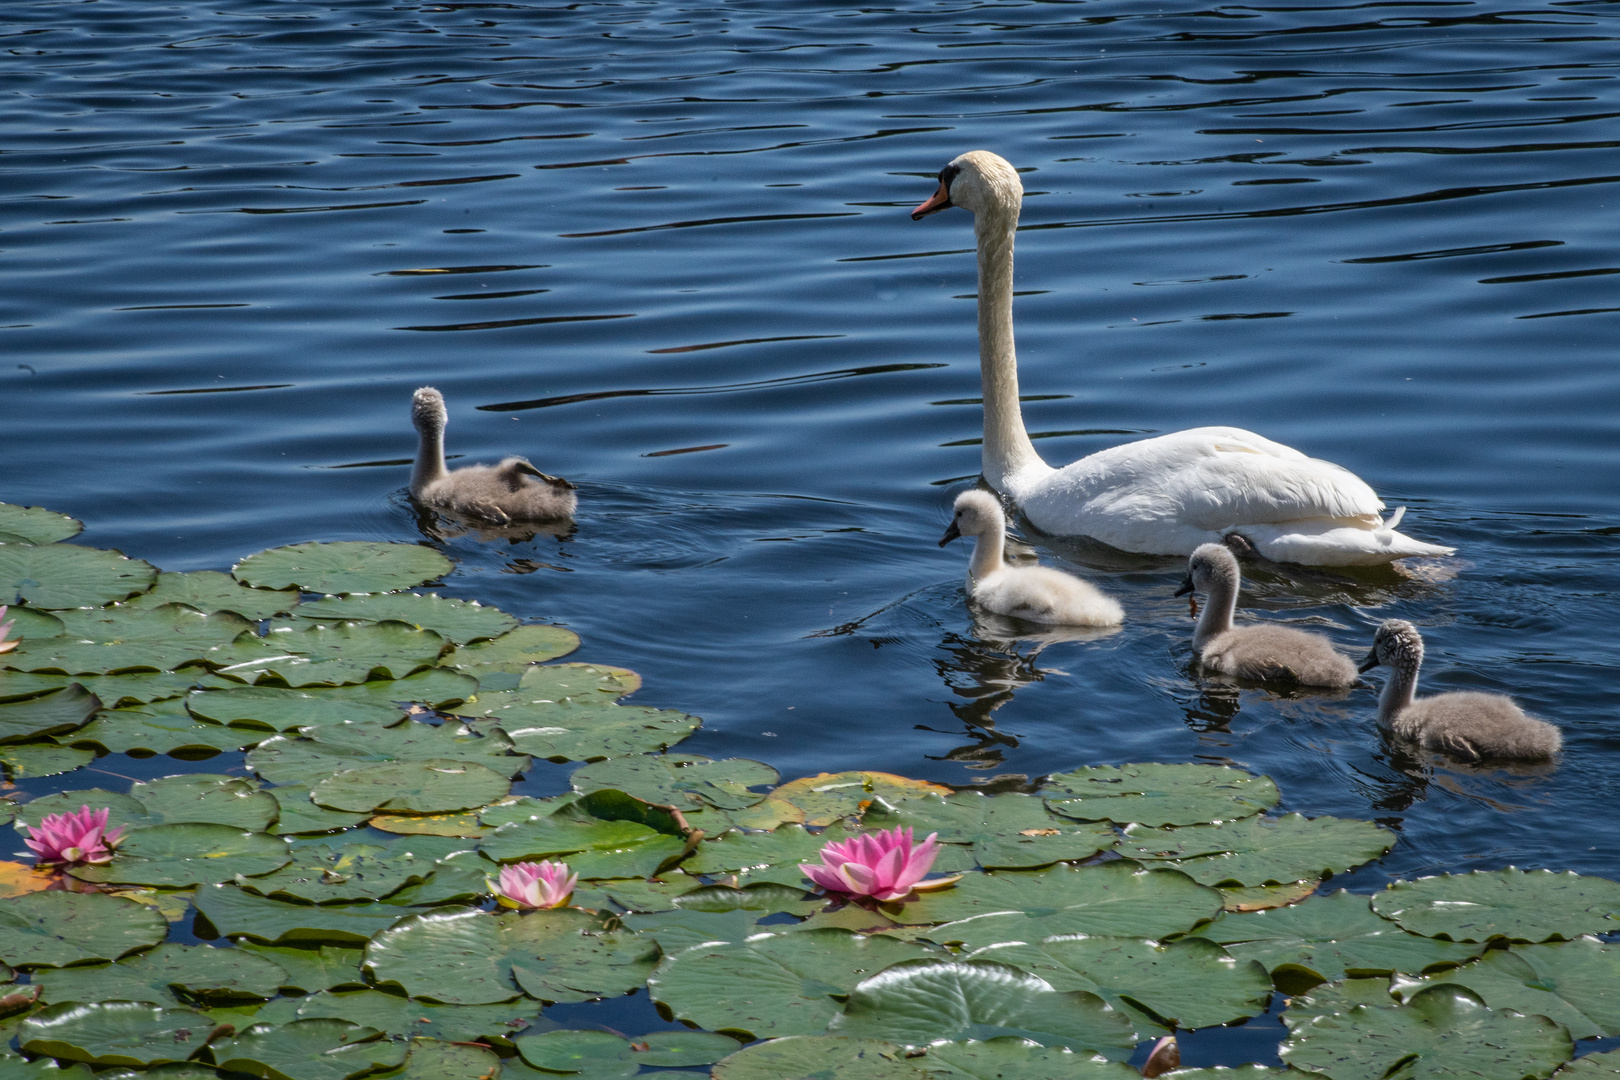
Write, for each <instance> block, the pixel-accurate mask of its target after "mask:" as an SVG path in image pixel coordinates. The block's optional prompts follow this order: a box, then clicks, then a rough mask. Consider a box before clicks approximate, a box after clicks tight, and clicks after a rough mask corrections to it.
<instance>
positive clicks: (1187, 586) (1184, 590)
mask: <svg viewBox="0 0 1620 1080" xmlns="http://www.w3.org/2000/svg"><path fill="white" fill-rule="evenodd" d="M1192 591H1193V583H1192V574H1188V575H1187V576H1186V577H1184V578H1182V579H1181V588H1179V589H1177V590H1176V595H1177V596H1186V595H1187V594H1188V593H1190V592H1192Z"/></svg>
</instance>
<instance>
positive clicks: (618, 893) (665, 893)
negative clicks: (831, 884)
mask: <svg viewBox="0 0 1620 1080" xmlns="http://www.w3.org/2000/svg"><path fill="white" fill-rule="evenodd" d="M665 878H666V879H667V880H658V881H642V880H636V879H632V880H620V881H602V882H599V883H596V884H594V885H588V884H586V883H584V882H581V883H580V887H579V888H578V889H576V890H575V892H574V905H575V906H576V907H585V908H596V909H604V910H612V908H611V905H615V904H616V905H618V906H619V907H621V908H624V909H625V910H626V911H673V910H674V909H675V906H676V903H677V901H678V900H679V899H680V898H681V897H682V896H683V895H686V894H688V893H692V892H695V891H696V890H698V889H701V888H703V882H701V881H700V880H698V879H697V878H695V877H689V876H687V875H686V874H683V873H681V872H680V871H678V870H675V871H671V872H669V873H668V874H666V875H665ZM800 896H803V893H801V894H800ZM818 906H819V905H818Z"/></svg>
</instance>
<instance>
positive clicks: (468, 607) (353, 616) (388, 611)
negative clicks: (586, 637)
mask: <svg viewBox="0 0 1620 1080" xmlns="http://www.w3.org/2000/svg"><path fill="white" fill-rule="evenodd" d="M385 621H392V622H402V623H406V624H407V625H410V626H415V627H418V628H420V629H423V630H432V631H433V632H434V633H436V634H438V635H439V636H440V637H442V638H444V639H445V640H446V641H448V642H450V643H451V644H452V645H464V644H466V643H467V642H469V641H480V640H483V639H486V638H494V637H499V636H500V635H502V634H504V633H506V632H507V631H508V630H511V629H512V628H513V627H515V626H517V625H518V621H517V620H516V619H515V618H513V617H512V616H510V615H508V614H507V613H506V612H504V611H502V610H500V609H499V608H492V607H485V606H484V605H482V604H480V603H478V602H476V601H468V600H450V599H446V598H445V597H442V596H436V595H434V594H432V593H411V592H396V593H372V594H361V595H356V596H327V597H323V598H322V599H320V600H312V601H310V602H308V603H306V604H303V605H301V606H300V607H299V608H298V609H297V610H296V611H293V612H292V613H291V614H290V615H289V616H288V617H287V618H284V619H280V620H278V621H277V622H275V623H272V624H271V629H272V630H275V629H277V628H279V627H290V628H294V629H297V628H300V627H302V626H308V625H310V624H315V623H320V624H325V625H328V626H331V625H334V624H337V623H343V622H385ZM576 640H577V639H576Z"/></svg>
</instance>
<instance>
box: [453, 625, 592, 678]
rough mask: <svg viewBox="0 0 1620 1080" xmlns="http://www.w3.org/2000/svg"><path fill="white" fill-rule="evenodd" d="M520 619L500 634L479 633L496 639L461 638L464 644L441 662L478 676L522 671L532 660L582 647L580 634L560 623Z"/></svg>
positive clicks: (537, 660)
mask: <svg viewBox="0 0 1620 1080" xmlns="http://www.w3.org/2000/svg"><path fill="white" fill-rule="evenodd" d="M502 614H504V612H503V613H502ZM516 623H517V620H516V619H513V620H512V625H511V626H508V627H505V628H504V629H503V630H502V632H501V634H500V636H499V637H496V636H495V635H494V634H481V635H479V636H480V637H490V638H493V639H494V640H492V641H480V642H478V643H477V644H475V645H468V644H466V643H467V642H468V641H472V640H474V639H473V638H471V637H465V638H461V639H460V640H457V641H456V644H457V645H459V646H461V647H460V648H458V649H456V650H455V651H454V652H452V653H451V654H450V655H449V656H446V657H445V658H444V659H443V660H442V661H440V662H441V663H443V664H444V665H445V666H446V667H454V668H460V669H461V670H463V671H466V672H467V673H468V674H471V675H475V676H476V675H479V674H480V673H486V672H489V671H516V672H520V673H521V672H523V671H525V670H526V669H527V668H528V666H529V665H530V664H540V663H544V662H545V661H547V660H555V659H557V657H559V656H567V655H568V654H569V653H571V652H573V651H574V650H575V649H577V648H579V635H578V634H576V633H574V632H573V631H572V630H564V629H563V628H562V627H560V626H543V625H529V626H517V625H516ZM446 636H448V635H446Z"/></svg>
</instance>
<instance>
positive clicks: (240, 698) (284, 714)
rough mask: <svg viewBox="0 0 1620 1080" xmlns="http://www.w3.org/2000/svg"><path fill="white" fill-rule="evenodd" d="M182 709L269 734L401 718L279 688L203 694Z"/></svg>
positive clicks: (391, 710) (398, 713) (385, 708)
mask: <svg viewBox="0 0 1620 1080" xmlns="http://www.w3.org/2000/svg"><path fill="white" fill-rule="evenodd" d="M186 708H187V709H188V710H189V711H190V712H191V715H192V716H195V717H197V718H199V719H202V720H212V721H214V722H215V723H217V724H246V725H252V726H254V727H262V728H266V729H268V730H271V731H292V730H295V729H297V728H303V727H315V728H319V727H322V726H325V725H332V724H343V723H348V722H352V721H363V722H368V723H374V724H382V725H384V726H388V725H390V724H397V723H399V722H400V721H401V720H403V719H404V718H405V713H404V710H402V709H400V708H399V707H398V706H397V705H393V704H377V703H375V702H370V701H342V700H337V699H334V698H331V697H329V696H327V695H325V694H323V693H322V692H321V691H320V690H293V689H289V688H283V687H279V686H239V687H235V688H233V689H230V690H215V691H204V692H200V693H195V694H191V695H189V696H188V697H187V698H186Z"/></svg>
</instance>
